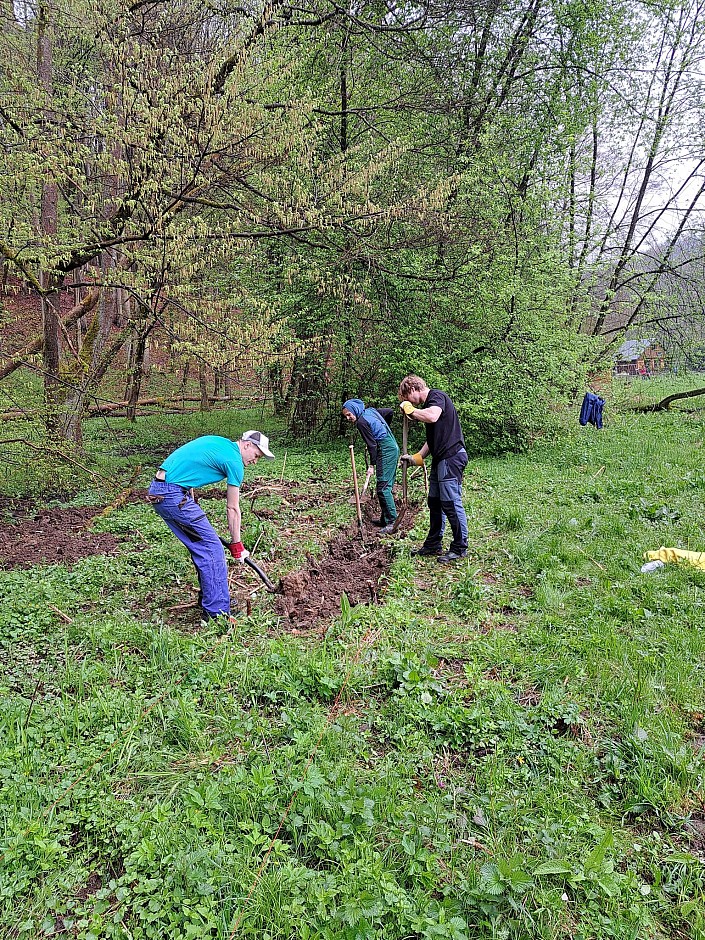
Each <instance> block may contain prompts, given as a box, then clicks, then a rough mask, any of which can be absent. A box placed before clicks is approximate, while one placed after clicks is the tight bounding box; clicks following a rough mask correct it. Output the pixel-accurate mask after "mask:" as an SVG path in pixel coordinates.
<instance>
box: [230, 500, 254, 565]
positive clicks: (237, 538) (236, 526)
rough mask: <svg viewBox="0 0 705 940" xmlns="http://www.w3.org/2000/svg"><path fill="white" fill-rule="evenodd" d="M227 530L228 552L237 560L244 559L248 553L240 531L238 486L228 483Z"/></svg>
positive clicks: (240, 516)
mask: <svg viewBox="0 0 705 940" xmlns="http://www.w3.org/2000/svg"><path fill="white" fill-rule="evenodd" d="M227 513H228V531H229V532H230V545H229V546H228V548H229V549H230V554H231V555H232V556H233V558H236V559H237V560H238V561H244V560H245V559H246V558H247V556H248V555H249V554H250V553H249V552H248V551H247V549H246V548H245V546H244V545H243V544H242V533H241V531H240V523H241V521H242V513H241V512H240V487H239V486H232V485H231V484H230V483H228V504H227Z"/></svg>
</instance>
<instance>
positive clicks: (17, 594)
mask: <svg viewBox="0 0 705 940" xmlns="http://www.w3.org/2000/svg"><path fill="white" fill-rule="evenodd" d="M664 387H665V386H664ZM670 387H672V385H671V386H669V388H670ZM658 394H659V389H658V388H657V383H656V382H655V381H654V382H653V384H652V383H646V382H644V383H634V385H633V386H626V385H624V386H622V385H620V386H619V387H618V388H616V389H615V391H611V392H610V397H609V401H608V405H607V408H606V412H605V417H606V424H605V428H604V430H603V431H601V432H597V431H595V430H594V429H593V428H580V427H579V426H578V423H577V417H576V415H575V414H570V415H567V416H566V419H565V425H564V427H563V428H562V430H561V431H560V433H557V434H556V435H555V436H553V437H552V439H551V440H543V441H539V442H537V443H536V445H535V447H534V448H533V449H532V450H531V452H529V453H527V454H524V455H518V456H508V457H504V458H496V459H473V458H472V457H471V462H470V465H469V467H468V471H467V473H466V477H465V488H464V492H465V502H466V507H467V511H468V520H469V526H470V554H469V557H468V558H467V559H466V560H464V561H463V562H462V563H461V564H459V565H458V566H456V567H451V568H441V567H440V566H438V565H437V564H436V562H435V560H434V559H423V560H416V559H412V558H411V557H410V554H409V548H410V547H411V546H412V545H413V544H415V543H416V541H417V539H420V538H423V535H424V533H425V525H426V516H425V513H424V512H421V513H420V515H419V516H418V520H417V524H416V528H415V531H414V533H413V536H414V537H413V538H410V539H400V540H395V541H394V560H393V564H392V566H391V569H390V571H389V574H388V578H387V580H386V583H385V585H384V592H383V596H382V603H381V604H380V605H379V606H374V607H362V606H361V607H355V608H350V607H349V605H348V604H346V603H345V601H344V602H343V604H342V609H341V614H340V617H339V618H338V619H337V620H335V621H334V622H333V623H332V624H331V626H330V628H329V629H328V630H327V632H325V634H324V635H323V634H322V633H320V632H315V631H295V630H291V629H290V627H288V626H287V625H285V624H282V623H280V622H279V619H278V618H277V616H276V615H275V613H274V608H273V602H272V599H271V598H270V597H268V596H267V595H263V594H261V593H258V594H257V595H256V597H254V598H253V599H252V609H251V614H250V615H249V616H242V617H240V618H238V620H237V622H236V623H235V624H234V625H233V624H231V625H229V627H228V628H226V627H224V626H223V625H219V624H217V623H215V624H210V625H208V626H203V627H201V628H197V627H194V626H193V625H188V624H186V623H184V622H182V621H179V620H177V619H176V618H171V617H170V615H169V613H168V607H169V605H170V604H178V603H179V602H180V601H183V600H186V599H188V594H189V592H190V591H191V589H192V586H193V585H194V583H195V575H194V573H193V569H192V567H191V564H190V560H189V558H188V556H187V554H186V552H185V550H184V549H182V547H181V546H180V545H178V544H177V543H176V540H175V539H174V538H173V536H171V534H170V533H169V532H168V530H167V529H166V527H165V526H164V525H163V523H162V522H161V521H160V520H159V519H158V518H157V517H156V515H155V514H154V513H153V512H152V510H151V508H150V507H149V506H148V505H146V504H145V503H143V502H126V503H124V504H121V503H120V501H119V500H118V499H117V497H118V495H119V493H120V489H121V486H126V485H127V484H128V481H129V480H130V478H131V476H132V474H133V472H134V471H135V468H136V467H137V466H141V467H142V469H141V470H139V471H137V475H136V477H135V485H138V486H139V485H142V484H145V483H146V482H147V481H148V479H149V477H150V475H151V472H152V471H153V469H154V466H155V465H156V464H157V463H158V461H159V459H160V458H161V457H162V456H163V455H164V454H166V453H167V452H168V451H170V450H171V449H173V447H175V446H176V445H177V444H178V443H180V442H181V441H183V440H184V439H186V438H188V437H192V436H196V435H198V434H202V433H210V432H215V433H224V434H228V435H230V434H232V435H235V434H237V433H238V432H241V431H242V430H245V428H246V426H247V427H249V426H257V424H259V423H261V415H259V413H258V412H254V413H245V414H242V413H228V414H226V415H223V413H214V414H208V415H194V416H184V417H178V418H173V419H171V418H166V417H162V418H159V417H154V418H149V419H144V420H140V421H139V422H138V424H137V425H136V427H133V426H130V425H128V424H127V422H123V421H118V420H115V421H106V420H96V421H91V422H90V423H89V425H87V428H88V439H87V445H86V447H87V457H86V458H85V460H86V466H89V468H90V469H91V470H92V472H93V474H94V475H93V476H91V475H87V474H85V473H84V472H83V471H82V470H81V469H80V468H78V467H76V466H73V467H70V468H69V469H64V470H58V469H57V468H56V467H55V466H54V465H52V466H49V467H48V466H47V465H46V464H44V463H42V462H41V461H39V459H38V460H37V462H36V463H35V464H33V465H32V466H29V467H27V466H20V465H19V464H15V463H13V462H12V460H9V461H8V462H7V463H6V464H5V466H4V468H3V472H4V474H5V476H4V485H3V491H4V492H5V493H6V494H9V495H14V494H26V493H32V494H34V495H36V496H38V495H39V494H40V492H41V489H42V487H43V486H44V487H46V486H50V488H51V490H52V491H51V492H50V493H48V496H47V498H48V499H49V500H50V501H51V502H52V505H63V504H66V503H70V504H72V505H107V504H110V503H115V508H114V509H113V510H112V511H111V512H109V513H107V514H106V515H104V516H102V517H101V518H100V519H99V520H98V521H97V523H96V528H97V529H100V530H102V531H105V532H112V533H115V534H118V535H121V536H124V537H125V541H124V542H123V543H122V547H121V550H120V552H119V554H117V555H115V556H112V557H111V556H93V557H88V558H85V559H83V560H82V561H80V562H78V563H77V564H75V565H73V566H72V567H71V568H70V569H66V568H64V567H62V566H58V565H51V566H45V567H35V568H31V569H26V570H20V569H14V570H6V571H2V572H0V598H1V603H0V657H1V661H2V663H3V666H2V669H0V937H3V938H17V940H20V938H21V940H36V938H44V937H59V936H61V937H63V936H66V937H74V938H78V940H98V938H120V940H142V938H167V940H186V938H218V940H228V938H232V937H241V938H258V940H285V938H286V940H313V938H316V940H402V938H404V940H407V938H408V940H418V938H424V940H432V938H433V940H436V938H448V940H480V938H482V940H485V938H487V940H489V938H493V940H494V938H496V940H538V938H542V940H559V938H566V940H568V938H571V940H602V938H615V940H665V938H683V940H686V938H687V940H703V938H705V901H704V899H703V898H704V894H705V804H704V802H703V799H704V798H703V774H704V771H705V656H704V653H705V571H699V570H697V569H694V568H690V567H686V566H667V567H665V568H663V569H661V570H659V571H656V572H653V573H650V574H642V573H640V570H639V569H640V566H641V564H642V562H643V553H644V552H645V551H646V550H648V549H653V548H658V547H660V546H661V545H664V546H680V547H684V548H691V549H700V550H705V517H704V515H703V505H704V502H705V448H704V446H703V425H702V413H698V412H693V413H691V412H684V411H682V412H675V411H674V412H669V413H664V414H638V413H635V412H632V411H629V410H628V409H627V408H626V405H627V403H628V401H629V400H630V399H631V400H633V399H634V398H635V396H641V397H643V396H646V395H654V396H657V395H658ZM697 402H698V400H697V399H695V400H693V401H692V402H690V407H696V406H697ZM265 423H267V422H266V420H265ZM17 436H18V437H19V436H20V435H19V434H18V435H17ZM272 437H273V447H275V448H276V433H273V435H272ZM283 449H284V448H279V451H280V452H281V450H283ZM263 464H264V462H261V463H260V464H259V465H258V466H257V468H256V470H255V471H254V474H248V477H247V479H248V480H249V481H253V480H256V481H259V482H261V481H266V480H268V479H269V480H279V479H284V480H286V479H291V480H298V481H300V482H301V483H306V485H310V486H316V485H318V486H320V485H321V483H322V482H323V484H324V485H325V487H327V488H328V489H329V490H330V491H331V492H333V493H334V494H335V498H334V499H332V500H331V502H329V503H321V505H320V507H319V508H318V509H317V511H316V513H314V514H313V515H312V516H311V515H309V517H307V520H306V525H305V527H303V526H302V524H300V519H299V516H298V515H297V509H296V505H295V504H292V503H290V502H288V501H287V500H286V499H284V498H282V497H280V496H277V495H270V496H267V495H264V496H263V497H262V498H261V500H259V501H258V503H257V506H258V507H264V508H267V509H268V510H270V513H269V514H267V515H266V517H265V518H263V519H260V520H259V521H257V520H254V519H253V518H252V517H251V516H250V515H248V506H249V504H248V501H247V500H245V501H244V513H243V524H244V531H245V534H246V536H247V539H248V540H249V541H250V545H252V542H253V541H254V539H255V538H257V539H259V547H258V555H259V557H261V558H262V559H265V560H266V561H268V565H269V571H270V573H271V574H272V575H276V576H280V575H282V574H284V573H286V572H287V571H290V570H293V569H295V568H297V567H300V566H301V565H302V564H304V563H305V557H304V556H305V553H306V552H307V551H308V552H309V553H311V554H312V555H314V556H315V555H316V554H317V553H320V552H321V551H322V550H323V547H324V543H325V542H326V541H327V539H328V537H329V536H330V535H331V533H333V532H334V531H336V529H338V528H339V527H340V526H342V525H346V524H350V523H351V522H352V521H353V519H354V507H352V506H351V505H350V503H349V496H350V492H351V491H350V486H349V483H348V481H347V476H348V472H349V463H348V461H347V446H346V445H345V444H342V445H341V446H339V447H337V448H335V447H331V448H320V449H318V448H305V447H298V448H294V447H289V449H288V451H287V460H286V466H285V467H284V466H283V461H282V460H281V459H279V460H277V461H275V462H274V463H272V464H267V465H266V466H263ZM95 474H98V475H97V476H96V475H95ZM411 487H412V490H413V495H414V496H415V497H418V498H421V497H422V491H421V489H420V481H419V478H418V477H416V478H415V479H414V480H413V481H412V484H411ZM67 494H68V495H67ZM206 508H207V511H208V513H209V517H210V518H211V519H212V520H213V521H214V522H217V523H220V524H221V526H222V525H223V524H224V507H223V508H221V506H220V505H219V503H218V502H215V501H214V502H210V503H208V504H207V507H206ZM3 513H4V518H3V521H4V524H6V525H8V524H11V522H12V511H11V509H7V508H5V509H4V510H3ZM54 537H55V538H56V539H61V532H59V531H57V532H56V533H55V534H54ZM242 577H243V578H244V577H245V576H244V575H243V576H242ZM253 587H254V585H253Z"/></svg>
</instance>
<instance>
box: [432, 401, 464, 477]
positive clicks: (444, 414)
mask: <svg viewBox="0 0 705 940" xmlns="http://www.w3.org/2000/svg"><path fill="white" fill-rule="evenodd" d="M432 406H435V407H436V408H440V409H441V415H440V417H439V419H438V421H436V422H435V424H426V425H424V427H425V428H426V443H427V444H428V449H429V450H430V451H431V456H432V457H433V462H434V463H438V461H439V460H446V459H447V458H448V457H452V456H453V455H454V454H457V453H458V451H459V450H460V449H461V448H462V447H465V439H464V438H463V432H462V429H461V427H460V420H459V418H458V412H457V411H456V410H455V405H454V404H453V402H452V401H451V400H450V398H448V396H447V395H446V393H445V392H440V391H439V390H438V389H437V388H432V389H430V391H429V393H428V395H427V396H426V401H425V402H424V403H423V405H421V407H422V408H431V407H432Z"/></svg>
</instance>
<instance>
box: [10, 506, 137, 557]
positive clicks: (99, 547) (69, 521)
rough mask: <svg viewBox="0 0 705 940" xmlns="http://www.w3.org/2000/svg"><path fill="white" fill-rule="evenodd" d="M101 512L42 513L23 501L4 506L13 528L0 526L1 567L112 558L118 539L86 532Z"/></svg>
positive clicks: (72, 509) (63, 510)
mask: <svg viewBox="0 0 705 940" xmlns="http://www.w3.org/2000/svg"><path fill="white" fill-rule="evenodd" d="M100 511H101V510H100V509H99V508H96V507H94V506H91V507H79V506H72V507H68V508H55V509H43V508H38V507H37V506H36V505H32V504H31V503H30V502H29V501H22V500H17V501H14V502H13V504H12V507H11V508H10V507H9V506H5V508H4V515H5V518H6V519H7V518H8V517H10V518H11V520H12V524H11V525H2V526H0V567H1V568H32V567H34V566H35V565H71V564H73V563H74V562H76V561H79V559H81V558H86V557H88V556H89V555H111V554H113V553H114V552H115V551H116V550H117V548H118V546H119V545H120V541H121V540H120V539H119V538H117V537H116V536H114V535H110V534H108V533H107V532H91V531H89V529H90V525H91V523H92V521H93V519H94V518H95V516H97V515H98V514H99V513H100Z"/></svg>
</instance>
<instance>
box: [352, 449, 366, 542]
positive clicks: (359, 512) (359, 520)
mask: <svg viewBox="0 0 705 940" xmlns="http://www.w3.org/2000/svg"><path fill="white" fill-rule="evenodd" d="M350 463H351V464H352V474H353V483H354V484H355V511H356V512H357V528H358V531H359V533H360V538H361V539H363V542H364V538H363V535H362V509H361V508H360V490H359V489H358V485H357V465H356V464H355V447H354V446H353V445H352V444H351V445H350Z"/></svg>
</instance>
